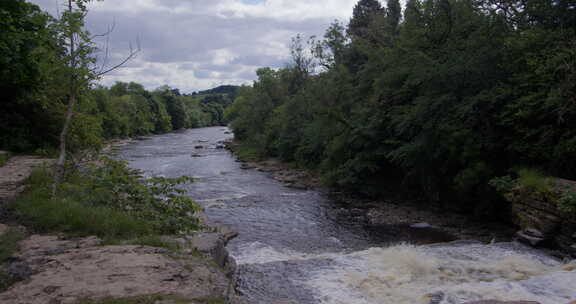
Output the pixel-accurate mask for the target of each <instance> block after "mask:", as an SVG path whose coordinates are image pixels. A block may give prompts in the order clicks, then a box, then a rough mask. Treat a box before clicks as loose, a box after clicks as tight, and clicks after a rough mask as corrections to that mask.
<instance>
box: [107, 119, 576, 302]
mask: <svg viewBox="0 0 576 304" xmlns="http://www.w3.org/2000/svg"><path fill="white" fill-rule="evenodd" d="M231 136H232V135H231V134H230V133H229V132H228V129H226V128H223V127H213V128H201V129H191V130H185V131H180V132H174V133H170V134H165V135H159V136H154V137H150V138H147V139H145V140H141V141H135V142H133V143H131V144H129V145H127V146H125V147H123V148H122V149H121V150H120V151H119V152H118V154H119V157H120V158H123V159H126V160H128V161H129V162H130V165H131V167H133V168H137V169H141V170H144V171H145V172H146V174H150V175H161V176H168V177H176V176H181V175H188V176H192V177H195V178H196V179H197V182H195V183H192V184H190V185H187V186H186V189H187V190H189V195H190V196H191V197H192V198H194V199H195V200H196V201H197V202H199V203H200V204H202V205H203V207H204V208H205V213H206V215H207V217H208V218H209V220H210V221H211V222H212V223H214V224H216V225H226V226H229V227H231V228H233V229H235V230H237V231H238V232H239V233H240V234H239V236H238V237H237V238H236V239H234V240H232V241H231V242H230V243H229V245H228V248H229V251H230V253H231V254H232V256H233V257H234V258H235V259H236V261H237V263H238V270H237V277H238V283H237V286H236V290H237V291H238V293H239V294H241V297H243V298H245V299H246V300H247V301H248V302H249V303H261V304H273V303H283V304H286V303H298V304H307V303H310V304H312V303H326V304H388V303H390V304H403V303H411V304H413V303H415V304H418V303H422V304H430V303H435V304H448V303H450V304H460V303H465V302H466V301H471V300H480V299H498V300H532V301H539V302H540V303H542V304H556V303H557V304H567V303H569V302H571V301H576V271H571V270H572V269H574V266H576V265H574V262H570V263H572V264H570V263H569V262H567V261H558V260H556V259H555V258H552V257H550V256H547V255H546V254H544V253H542V252H539V251H536V250H533V249H530V248H527V247H525V246H523V245H520V244H515V243H498V244H482V243H479V242H468V241H466V242H451V243H440V244H433V245H416V244H417V243H419V242H418V237H410V238H409V240H410V241H411V242H412V244H406V242H407V241H408V240H407V239H405V238H406V234H402V235H399V236H394V234H390V236H387V237H385V238H382V237H378V238H374V237H373V236H371V234H370V233H368V232H367V231H365V230H364V227H363V226H362V224H361V223H358V222H357V221H354V220H352V219H347V218H343V217H342V216H341V215H339V213H338V212H336V210H335V209H334V207H333V206H334V204H332V203H331V202H330V200H329V199H328V198H327V197H326V196H325V195H324V194H323V193H321V192H319V191H314V190H297V189H290V188H286V187H284V186H283V185H282V184H280V183H279V182H277V181H275V180H273V179H272V178H270V177H269V175H268V174H267V173H263V172H258V171H255V170H243V169H241V168H240V164H239V163H238V162H236V161H235V159H234V157H233V155H231V154H230V153H229V152H228V151H226V150H224V149H221V146H220V142H221V141H223V140H227V139H230V138H231ZM417 235H419V236H420V235H422V233H421V231H420V232H419V233H418V234H417ZM403 238H404V239H403ZM428 241H429V240H426V242H428Z"/></svg>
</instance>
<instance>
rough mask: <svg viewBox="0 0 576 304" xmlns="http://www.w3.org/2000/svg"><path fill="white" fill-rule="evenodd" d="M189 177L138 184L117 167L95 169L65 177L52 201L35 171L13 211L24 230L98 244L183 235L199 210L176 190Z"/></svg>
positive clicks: (48, 183)
mask: <svg viewBox="0 0 576 304" xmlns="http://www.w3.org/2000/svg"><path fill="white" fill-rule="evenodd" d="M191 180H192V179H191V178H189V177H181V178H158V177H153V178H150V179H144V178H142V176H141V174H140V172H139V171H137V170H133V169H130V168H128V166H127V164H126V163H125V162H123V161H117V160H112V159H102V162H101V164H99V165H98V166H92V167H90V168H83V169H82V170H80V171H79V172H75V173H72V174H68V175H67V176H66V179H65V181H64V182H63V183H62V184H61V186H60V188H59V189H58V192H57V195H56V196H55V197H52V196H51V187H52V176H51V172H50V171H49V170H48V169H46V168H42V169H38V170H35V171H34V172H33V174H32V175H31V176H30V178H29V179H28V183H29V187H28V190H27V191H25V193H24V194H23V195H22V196H21V197H20V198H19V199H18V200H17V201H16V202H15V204H14V208H15V210H16V212H17V214H19V215H20V216H21V217H22V218H23V220H25V221H26V222H27V223H29V224H30V225H32V226H34V227H36V228H38V229H42V230H47V231H63V232H69V233H76V234H80V235H88V234H95V235H98V236H100V237H104V238H123V239H125V238H135V237H140V236H145V235H151V234H152V235H153V234H179V233H188V232H191V231H193V230H196V229H197V228H198V225H199V224H198V219H197V217H196V216H195V213H196V212H197V211H199V210H200V207H199V206H198V205H197V204H195V203H194V202H193V201H192V200H191V199H190V198H188V197H185V196H184V195H183V194H184V191H182V190H180V189H178V188H177V185H179V184H182V183H185V182H190V181H191Z"/></svg>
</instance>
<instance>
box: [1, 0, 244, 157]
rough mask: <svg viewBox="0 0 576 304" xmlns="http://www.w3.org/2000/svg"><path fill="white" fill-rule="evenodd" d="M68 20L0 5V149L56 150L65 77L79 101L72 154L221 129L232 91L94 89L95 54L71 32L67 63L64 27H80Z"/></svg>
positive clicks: (82, 36) (18, 1)
mask: <svg viewBox="0 0 576 304" xmlns="http://www.w3.org/2000/svg"><path fill="white" fill-rule="evenodd" d="M74 3H75V5H79V6H82V5H84V4H83V3H84V2H83V1H75V2H74ZM80 12H83V11H80ZM74 14H78V12H73V13H71V14H70V18H69V19H70V20H73V22H72V21H70V20H68V19H66V18H67V16H68V15H66V14H63V16H62V17H61V20H58V19H56V18H54V17H52V16H50V15H48V14H47V13H45V12H43V11H41V10H40V9H39V8H38V6H36V5H34V4H30V3H27V2H26V1H24V0H8V1H1V3H0V28H2V30H1V31H0V130H1V131H0V150H11V151H15V152H20V151H33V150H37V149H39V150H42V151H50V150H54V148H55V147H56V146H57V145H58V140H59V138H58V136H59V134H60V131H61V130H62V126H63V124H64V119H65V112H66V105H67V104H68V103H69V101H68V99H69V95H70V87H69V86H70V78H71V77H72V78H74V79H75V80H76V81H75V82H74V94H75V100H76V102H77V104H76V105H75V107H74V119H73V120H72V124H71V129H70V134H69V135H68V141H69V142H68V144H67V145H68V148H69V152H72V153H74V152H77V151H81V150H84V149H87V148H90V149H92V148H98V147H99V146H100V144H101V142H102V141H103V140H106V139H112V138H121V137H130V136H139V135H144V134H152V133H163V132H169V131H172V130H177V129H182V128H193V127H202V126H211V125H224V124H226V121H225V120H224V115H223V113H224V108H225V107H226V105H228V104H229V103H230V102H231V100H232V98H234V97H235V95H234V94H235V89H236V87H234V86H222V87H220V88H216V89H213V90H214V92H212V91H204V92H199V93H195V94H194V95H183V94H180V92H179V91H178V89H173V88H170V87H168V86H163V87H160V88H158V89H156V90H154V91H153V92H150V91H147V90H146V89H144V87H143V86H142V85H140V84H137V83H134V82H130V83H122V82H119V83H116V84H115V85H113V86H112V87H110V88H106V87H95V86H94V85H93V83H94V80H95V79H96V78H97V77H98V73H97V71H96V70H94V69H96V68H97V67H98V66H97V62H96V60H95V58H96V54H97V53H98V51H99V50H98V49H96V48H95V47H94V45H93V42H92V41H91V40H90V39H89V37H90V34H89V33H87V32H85V31H82V30H81V29H74V31H75V35H76V36H78V37H77V38H78V39H77V45H76V47H77V49H76V52H75V53H74V54H75V57H74V58H75V60H74V62H75V64H74V65H73V66H71V64H70V61H71V55H70V50H69V49H68V48H69V46H70V43H69V41H67V35H68V34H69V32H70V31H71V29H70V27H78V28H81V27H82V26H83V15H81V16H76V15H74ZM74 16H76V17H75V19H73V18H72V17H74ZM72 69H75V70H77V71H74V72H72V71H71V70H72ZM70 75H73V76H70Z"/></svg>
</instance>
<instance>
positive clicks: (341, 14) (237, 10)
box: [29, 0, 357, 92]
mask: <svg viewBox="0 0 576 304" xmlns="http://www.w3.org/2000/svg"><path fill="white" fill-rule="evenodd" d="M29 1H30V2H33V3H36V4H38V5H40V6H41V7H42V8H43V9H45V10H46V11H48V12H50V13H51V14H55V13H57V12H58V10H60V11H61V10H63V9H64V8H63V5H64V4H65V3H66V2H67V1H65V0H29ZM356 2H357V0H105V1H104V2H95V1H94V2H93V3H92V4H90V6H89V15H88V17H87V27H88V30H89V31H90V32H91V33H93V34H98V33H103V32H106V29H107V28H108V27H109V26H111V25H112V24H115V28H114V31H113V33H112V34H111V35H110V38H109V40H110V43H109V45H110V50H111V54H112V55H111V56H110V58H111V61H112V62H114V61H116V62H117V61H119V60H121V58H122V57H123V56H126V54H128V52H129V45H130V42H132V44H133V45H135V44H136V41H140V45H141V49H142V50H141V52H140V53H139V54H138V56H137V58H136V59H134V60H133V61H131V62H130V63H129V64H128V65H126V66H125V67H124V68H122V69H118V70H116V71H114V72H112V73H110V74H108V75H107V76H105V77H104V79H103V80H102V82H103V84H105V85H110V84H113V83H114V82H115V81H136V82H139V83H141V84H143V85H144V86H146V87H147V88H148V89H155V88H157V87H159V86H161V85H164V84H167V85H170V86H171V87H175V88H179V89H180V90H181V91H182V92H192V91H197V90H204V89H208V88H212V87H215V86H218V85H221V84H250V83H251V82H252V80H254V79H255V78H256V75H255V71H256V69H257V68H260V67H266V66H267V67H274V68H277V67H282V66H284V65H285V64H286V63H287V62H288V61H289V50H288V46H289V44H290V39H291V38H292V37H294V36H296V35H297V34H301V35H303V36H304V37H308V36H311V35H316V36H320V37H321V36H322V35H323V34H324V31H325V29H326V28H327V27H328V26H329V25H330V23H332V22H333V21H334V20H339V21H341V22H348V20H349V19H350V16H351V15H352V8H353V7H354V5H355V3H356Z"/></svg>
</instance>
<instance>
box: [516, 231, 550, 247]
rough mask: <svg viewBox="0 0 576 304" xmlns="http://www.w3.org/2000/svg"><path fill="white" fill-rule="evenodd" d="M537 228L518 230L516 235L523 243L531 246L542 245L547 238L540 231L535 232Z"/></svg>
mask: <svg viewBox="0 0 576 304" xmlns="http://www.w3.org/2000/svg"><path fill="white" fill-rule="evenodd" d="M535 231H537V230H534V231H531V230H530V229H525V230H520V231H518V232H516V237H518V240H519V241H520V242H522V243H525V244H528V245H530V246H539V245H542V244H543V243H544V242H545V241H546V239H545V238H544V237H543V236H542V234H540V233H534V232H535Z"/></svg>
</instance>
